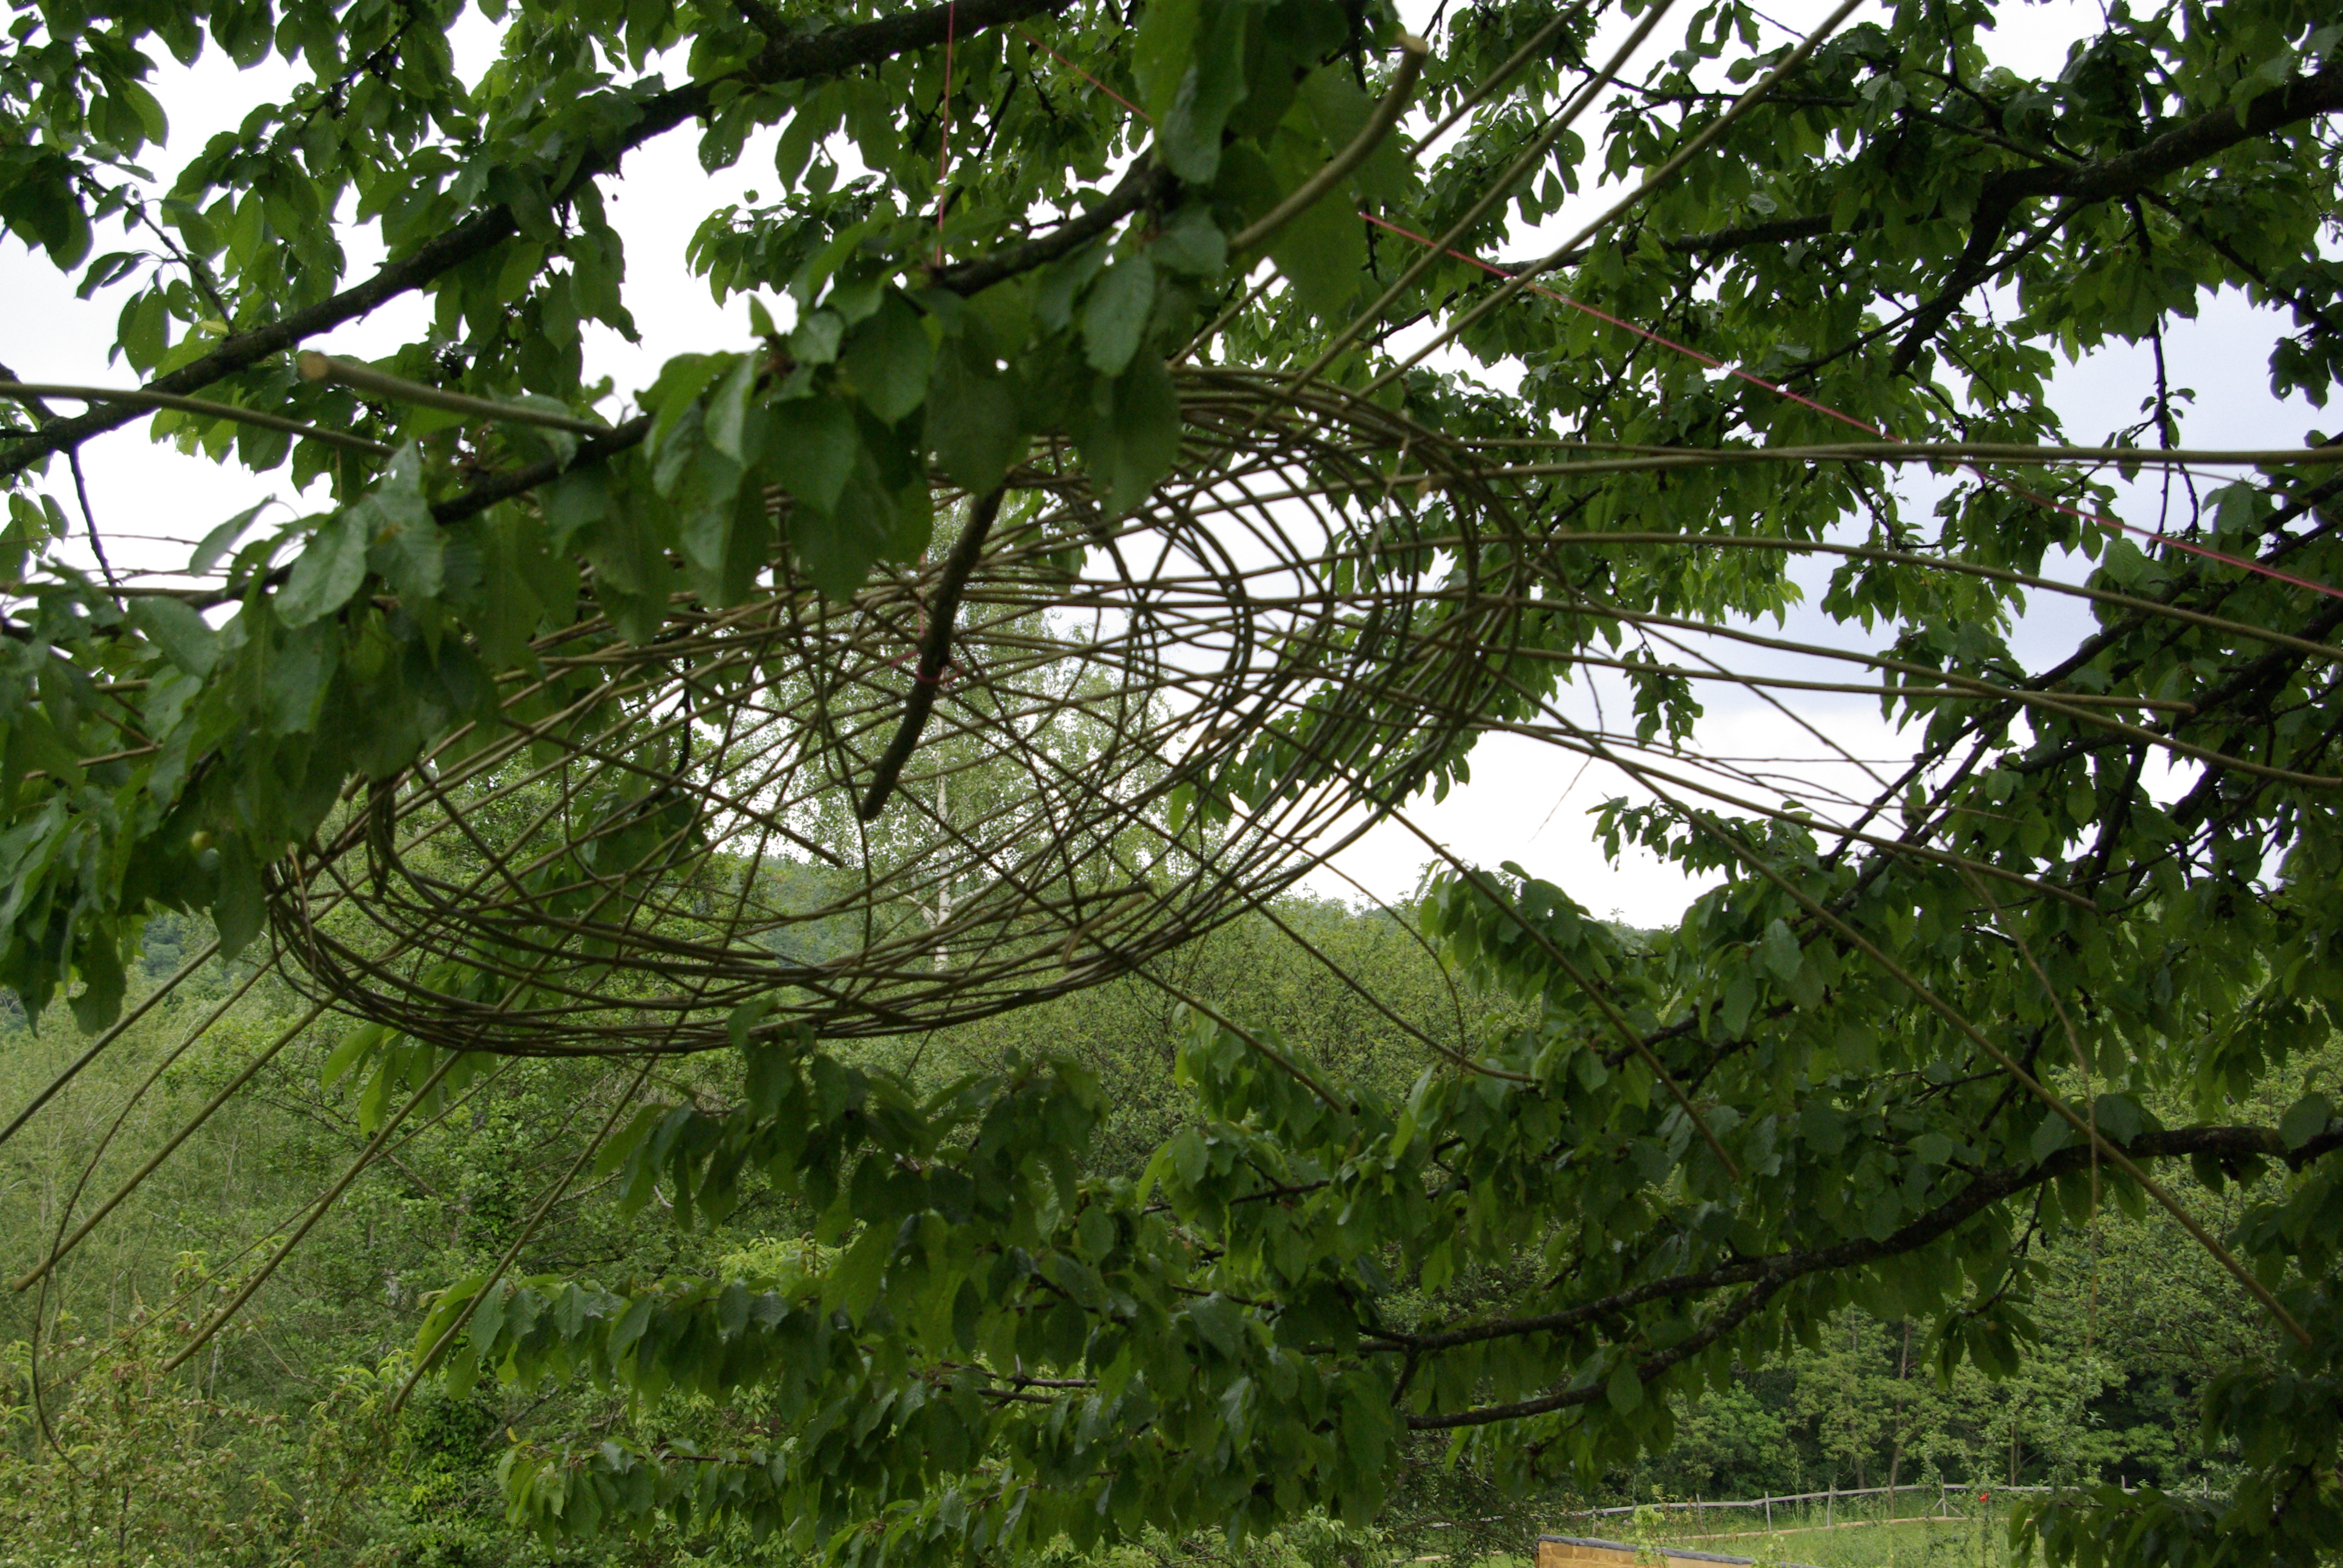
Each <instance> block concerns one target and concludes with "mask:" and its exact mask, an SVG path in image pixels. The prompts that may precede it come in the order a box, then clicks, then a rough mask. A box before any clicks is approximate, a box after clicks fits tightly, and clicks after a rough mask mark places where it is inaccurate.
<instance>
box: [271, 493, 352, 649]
mask: <svg viewBox="0 0 2343 1568" xmlns="http://www.w3.org/2000/svg"><path fill="white" fill-rule="evenodd" d="M366 524H367V518H366V517H365V516H364V515H363V514H362V513H361V511H360V509H359V508H356V507H352V508H347V509H345V510H343V511H339V512H337V513H335V514H334V516H333V517H332V518H329V519H327V523H326V526H325V527H324V528H319V529H318V530H317V532H316V533H315V534H312V535H311V536H310V537H309V543H308V546H307V548H305V549H303V550H302V552H301V555H300V558H298V559H297V560H296V561H295V562H294V563H293V571H292V574H291V576H289V577H288V578H286V581H285V586H284V587H283V588H280V589H278V590H277V599H276V610H277V619H279V620H281V621H283V622H284V623H285V624H286V625H287V626H288V627H303V626H307V625H308V624H309V623H310V622H311V621H314V620H317V618H320V617H322V616H328V615H331V614H333V613H334V611H336V610H337V609H339V608H342V606H344V605H345V604H347V603H348V602H349V598H350V596H351V595H352V594H354V593H356V592H357V591H358V584H360V583H361V582H364V581H365V580H366V569H367V528H366Z"/></svg>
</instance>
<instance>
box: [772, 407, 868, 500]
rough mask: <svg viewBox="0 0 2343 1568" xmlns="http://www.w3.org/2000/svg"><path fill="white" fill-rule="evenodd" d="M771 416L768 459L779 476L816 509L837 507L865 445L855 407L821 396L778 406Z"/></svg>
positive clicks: (774, 474) (784, 483) (790, 488)
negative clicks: (857, 428)
mask: <svg viewBox="0 0 2343 1568" xmlns="http://www.w3.org/2000/svg"><path fill="white" fill-rule="evenodd" d="M765 417H766V421H767V429H766V437H765V463H766V466H767V467H769V468H770V469H771V470H772V475H773V477H774V478H775V479H776V480H777V481H779V484H780V487H782V488H783V489H785V490H787V491H789V494H790V495H792V496H794V497H796V498H798V499H799V501H801V502H803V503H804V504H805V505H807V506H809V507H811V508H813V509H814V510H815V511H817V512H831V511H835V510H836V509H837V508H838V498H839V496H840V493H841V492H842V491H844V489H845V488H846V480H847V477H848V476H849V475H850V474H852V473H853V472H854V463H855V459H856V457H858V456H859V455H860V452H861V449H862V444H861V442H860V439H859V438H858V437H856V435H855V431H854V412H853V410H852V409H850V408H849V407H847V406H846V405H845V404H843V403H841V402H840V401H839V400H838V399H837V398H835V397H823V396H821V395H820V394H816V395H815V396H813V397H794V398H791V399H789V401H787V402H782V403H775V404H772V405H771V406H770V407H769V408H768V410H767V412H766V416H765Z"/></svg>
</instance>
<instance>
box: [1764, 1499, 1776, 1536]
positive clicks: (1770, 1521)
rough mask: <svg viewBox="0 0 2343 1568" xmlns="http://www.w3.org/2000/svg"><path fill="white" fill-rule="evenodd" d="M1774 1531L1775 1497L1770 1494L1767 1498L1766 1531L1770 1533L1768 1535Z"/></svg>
mask: <svg viewBox="0 0 2343 1568" xmlns="http://www.w3.org/2000/svg"><path fill="white" fill-rule="evenodd" d="M1765 1533H1766V1534H1768V1535H1771V1534H1772V1533H1774V1499H1773V1498H1772V1497H1771V1496H1768V1497H1767V1498H1766V1499H1765Z"/></svg>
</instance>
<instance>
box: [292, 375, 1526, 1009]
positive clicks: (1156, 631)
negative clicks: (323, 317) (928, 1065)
mask: <svg viewBox="0 0 2343 1568" xmlns="http://www.w3.org/2000/svg"><path fill="white" fill-rule="evenodd" d="M1180 392H1181V397H1182V415H1183V439H1182V452H1181V457H1180V459H1179V462H1178V464H1177V466H1176V467H1175V469H1174V471H1173V473H1172V477H1170V478H1169V479H1168V480H1166V481H1165V482H1164V483H1163V484H1161V485H1160V486H1159V487H1157V488H1156V489H1155V491H1154V492H1153V493H1152V494H1151V496H1150V497H1149V498H1148V499H1147V501H1146V502H1145V504H1144V505H1142V506H1141V508H1139V509H1138V510H1137V511H1136V512H1135V513H1133V514H1132V515H1131V516H1128V517H1124V518H1119V519H1114V520H1111V521H1110V520H1108V519H1106V518H1103V517H1102V516H1101V513H1100V511H1099V508H1098V507H1097V505H1096V503H1095V501H1094V498H1093V495H1092V491H1091V487H1090V485H1089V482H1088V481H1087V479H1086V478H1085V477H1083V476H1082V475H1081V472H1080V471H1079V470H1078V469H1077V468H1076V467H1075V466H1074V465H1073V463H1072V461H1071V454H1069V453H1067V452H1065V451H1064V450H1063V449H1062V448H1061V447H1057V446H1055V445H1054V444H1044V445H1043V446H1041V447H1037V448H1036V450H1035V452H1034V453H1033V454H1032V456H1031V459H1030V460H1029V461H1028V463H1027V464H1026V465H1025V466H1023V467H1021V468H1020V469H1018V470H1017V471H1016V472H1015V473H1013V474H1012V475H1011V477H1010V480H1009V483H1008V486H1007V487H1006V488H1005V490H1004V498H1003V500H1002V501H1001V506H1000V509H999V514H998V518H997V521H996V522H995V523H994V526H993V527H992V528H991V529H990V534H989V536H988V537H987V538H986V542H985V548H984V550H983V553H982V555H981V556H980V558H977V559H976V560H975V564H974V566H973V568H972V569H971V570H970V571H969V573H968V576H967V578H966V579H965V585H964V588H963V591H962V597H961V598H960V608H959V610H958V615H957V624H956V626H955V628H954V630H953V635H952V638H951V640H950V665H949V666H948V667H947V668H946V669H945V670H944V672H943V674H942V676H941V678H940V681H938V682H935V683H933V684H934V686H935V690H934V693H933V696H934V703H933V709H932V713H931V714H930V717H929V718H928V719H927V720H926V722H925V725H924V728H923V729H922V730H921V732H920V738H919V742H918V745H917V748H916V749H915V750H914V751H913V752H912V754H911V756H910V760H909V763H908V765H907V766H905V767H904V769H902V772H901V777H900V784H899V785H898V786H897V787H896V788H895V789H893V790H892V793H891V795H890V798H889V799H888V800H887V802H886V803H885V805H884V808H883V809H881V810H880V811H879V813H878V814H877V816H876V818H875V819H873V820H870V821H864V820H861V819H860V814H859V813H858V811H857V809H856V808H857V804H858V802H859V801H860V800H861V799H863V798H864V796H865V792H866V791H867V790H868V789H869V786H870V777H871V774H872V771H873V768H874V766H875V762H876V759H877V758H878V757H879V756H880V754H881V753H882V752H883V751H884V750H885V749H887V747H888V744H889V742H890V739H892V738H893V737H894V735H895V733H896V731H897V729H898V727H899V725H900V722H901V716H902V714H903V712H904V709H905V707H906V703H907V700H908V699H909V698H910V694H911V691H912V689H913V687H914V685H915V682H916V681H917V678H918V670H917V667H916V661H917V657H918V651H917V650H918V648H919V645H920V640H921V638H922V637H923V636H924V634H925V632H926V629H927V628H926V618H925V617H926V611H927V608H928V607H929V606H930V604H931V603H933V602H935V598H936V595H937V592H938V589H939V587H940V583H939V575H940V572H942V571H943V570H944V568H942V567H940V566H939V565H936V564H933V563H930V564H927V565H923V566H921V567H919V568H898V569H895V570H893V571H891V572H889V571H887V570H885V569H883V568H882V572H881V574H880V576H879V577H877V578H874V579H873V580H872V581H871V582H870V584H868V585H867V586H866V587H865V588H863V589H862V590H861V591H860V592H859V593H858V594H856V595H855V596H854V597H853V598H851V600H850V601H845V602H840V601H835V600H829V599H825V598H823V597H822V596H820V594H818V593H816V592H815V591H814V590H813V589H812V588H810V587H809V586H808V585H806V584H805V583H804V582H802V581H801V580H800V579H799V578H798V577H797V576H796V575H795V574H794V572H793V570H792V568H790V567H789V565H788V563H787V562H786V561H784V562H780V563H777V564H776V565H775V567H774V568H772V569H771V571H770V572H769V574H768V578H767V586H766V587H765V588H762V589H761V590H760V591H759V594H758V596H757V597H755V598H753V599H752V600H751V601H750V602H748V603H745V604H741V605H737V606H734V607H732V608H727V609H720V610H719V609H711V608H705V607H700V606H679V608H677V609H676V610H675V611H674V612H673V613H672V614H671V615H670V616H669V618H668V620H667V622H666V624H665V625H664V626H663V627H661V628H660V629H659V634H658V635H657V636H656V637H655V638H650V639H649V640H648V641H646V642H644V643H641V644H629V643H626V642H623V641H620V640H618V638H615V637H614V636H613V635H611V634H610V633H609V631H608V628H607V627H604V626H600V625H598V624H595V623H590V622H589V623H581V624H580V625H579V626H578V627H577V628H568V629H565V631H563V632H562V633H560V634H558V635H556V636H553V637H550V638H546V639H545V640H544V642H543V643H542V644H541V645H540V646H539V648H538V658H539V660H540V663H541V670H540V672H538V673H537V674H535V675H534V676H533V677H532V678H531V679H530V680H529V681H528V683H527V684H526V685H525V686H524V687H522V688H520V689H515V690H512V691H510V692H509V693H508V695H507V696H506V698H505V699H504V701H503V705H502V708H501V710H500V715H499V718H500V723H499V724H498V725H494V726H479V727H476V728H475V729H472V730H470V731H468V732H466V733H464V734H462V735H460V736H458V737H457V738H456V739H455V740H454V741H452V742H450V743H449V744H447V745H445V746H443V747H441V748H440V749H439V750H438V751H437V754H435V755H434V756H432V757H430V758H427V759H425V760H424V761H423V762H422V763H420V764H418V765H417V767H415V768H413V769H409V770H407V772H406V773H404V774H402V775H400V776H399V777H397V778H396V779H389V780H387V781H384V782H381V783H377V784H375V785H373V786H371V787H369V788H367V789H363V790H354V791H353V792H352V793H351V794H350V796H349V797H348V798H347V799H346V800H345V802H344V806H343V808H342V809H341V810H340V811H338V812H337V815H336V816H335V817H334V818H333V819H330V820H329V823H328V826H327V829H325V830H323V831H321V832H320V834H319V835H318V837H317V843H316V844H315V845H314V847H313V848H312V849H311V850H309V851H307V852H305V853H302V854H299V855H297V856H295V857H292V858H290V859H287V861H285V862H282V863H280V864H279V865H278V866H277V867H276V868H274V869H272V871H271V873H270V879H269V891H268V897H269V910H270V919H271V923H272V926H273V929H274V930H275V933H276V936H277V941H278V943H279V945H280V948H281V949H282V950H283V952H284V955H285V956H286V957H287V959H289V960H292V961H291V962H290V963H288V964H287V971H288V973H289V974H290V975H291V976H292V978H293V979H294V980H295V983H296V984H297V985H299V986H301V987H302V988H303V989H305V990H309V991H310V992H311V993H312V994H313V995H315V996H317V997H318V998H321V999H324V1000H329V1001H331V1002H332V1003H333V1004H334V1005H336V1006H337V1007H338V1008H339V1009H341V1010H345V1011H347V1012H350V1013H354V1014H356V1015H358V1016H360V1017H363V1018H366V1019H368V1020H374V1021H376V1022H378V1023H381V1024H384V1025H386V1026H388V1027H389V1028H392V1029H395V1030H398V1031H400V1032H402V1033H404V1034H407V1035H408V1036H411V1037H413V1038H415V1039H417V1040H425V1041H428V1042H432V1043H435V1044H439V1045H443V1046H447V1047H451V1048H456V1049H462V1050H486V1051H493V1052H500V1053H508V1054H571V1053H584V1052H614V1053H617V1052H623V1053H628V1054H633V1053H639V1052H644V1051H689V1050H704V1049H709V1048H711V1047H715V1046H719V1045H722V1044H725V1043H727V1042H728V1041H729V1040H733V1039H734V1038H735V1037H736V1036H737V1035H739V1032H740V1031H741V1030H744V1029H748V1028H752V1027H753V1028H754V1029H755V1030H759V1031H768V1030H781V1029H786V1028H790V1027H793V1026H794V1025H796V1024H797V1023H799V1022H805V1023H810V1024H811V1025H812V1026H814V1027H815V1028H817V1029H818V1030H820V1031H821V1032H822V1033H824V1034H827V1035H831V1036H852V1035H868V1034H890V1033H900V1032H905V1031H910V1030H924V1029H929V1028H933V1027H936V1026H938V1025H942V1024H948V1023H951V1022H955V1021H960V1020H969V1019H972V1018H978V1017H982V1016H985V1015H987V1014H989V1013H992V1012H996V1011H1000V1010H1003V1009H1007V1008H1011V1007H1014V1006H1019V1005H1021V1004H1023V1003H1026V1002H1029V1001H1031V1000H1037V999H1040V998H1041V997H1046V996H1049V995H1051V994H1054V993H1057V992H1061V991H1065V990H1072V989H1076V988H1079V987H1081V986H1084V985H1089V984H1092V983H1095V982H1097V981H1099V980H1104V979H1107V978H1110V977H1112V976H1115V975H1119V974H1122V973H1124V972H1127V971H1128V970H1131V969H1133V968H1134V967H1137V966H1141V965H1144V964H1146V963H1147V962H1149V960H1151V959H1153V958H1155V957H1157V956H1159V955H1161V954H1162V953H1163V952H1165V951H1166V950H1169V949H1171V948H1172V947H1173V946H1175V945H1177V944H1179V943H1181V942H1182V941H1184V940H1188V939H1190V938H1192V937H1193V936H1195V935H1197V934H1198V933H1200V932H1202V931H1204V930H1209V929H1211V928H1212V926H1214V925H1216V924H1218V923H1220V922H1222V921H1225V920H1229V919H1231V918H1232V917H1233V916H1234V915H1236V914H1237V913H1239V912H1241V911H1242V910H1244V909H1246V908H1247V907H1249V906H1251V905H1252V904H1254V903H1256V902H1258V901H1260V900H1263V899H1266V898H1269V897H1272V896H1273V895H1275V894H1276V893H1278V892H1280V891H1281V890H1284V889H1285V888H1287V887H1288V886H1290V885H1291V884H1292V881H1293V880H1294V879H1296V878H1297V877H1299V876H1300V875H1302V873H1303V872H1304V871H1306V870H1307V869H1309V868H1310V867H1311V865H1312V864H1313V863H1314V860H1313V857H1314V856H1315V855H1317V854H1319V853H1322V852H1323V850H1324V849H1325V848H1326V846H1327V843H1328V842H1329V841H1330V839H1331V840H1332V841H1339V839H1341V838H1342V836H1344V835H1346V834H1348V833H1351V832H1355V831H1358V830H1360V829H1363V827H1364V826H1365V825H1367V824H1368V823H1369V822H1371V821H1372V820H1373V818H1374V816H1375V814H1376V813H1377V811H1378V810H1379V809H1380V808H1381V806H1382V804H1383V803H1388V802H1392V801H1394V800H1396V799H1399V798H1401V797H1403V796H1404V795H1405V794H1407V793H1409V792H1410V791H1411V790H1413V789H1414V788H1415V787H1416V786H1417V784H1418V783H1419V782H1420V781H1421V780H1422V779H1423V778H1424V777H1425V776H1426V775H1427V773H1428V771H1429V770H1430V769H1433V768H1434V767H1436V766H1437V765H1439V764H1440V763H1441V762H1442V761H1443V759H1448V758H1451V757H1453V755H1454V753H1455V751H1456V749H1457V748H1458V747H1459V746H1460V744H1462V743H1463V740H1464V739H1465V737H1466V736H1467V735H1468V733H1469V731H1470V729H1472V728H1473V707H1474V703H1475V702H1476V700H1481V699H1476V696H1475V694H1476V693H1484V692H1486V691H1487V690H1489V689H1490V683H1489V681H1488V679H1487V670H1486V668H1485V666H1486V665H1487V663H1488V661H1489V660H1490V659H1491V658H1492V657H1493V650H1501V649H1502V648H1503V647H1504V646H1505V644H1506V642H1507V640H1508V638H1509V637H1510V636H1512V635H1513V630H1514V628H1515V627H1516V624H1517V622H1518V621H1519V619H1520V617H1521V613H1522V610H1521V607H1522V606H1523V603H1524V602H1525V600H1526V598H1527V595H1528V590H1527V587H1526V585H1525V582H1524V581H1523V573H1522V571H1521V568H1519V567H1518V566H1517V565H1515V564H1513V563H1514V562H1516V561H1517V559H1518V556H1519V552H1517V551H1514V550H1512V549H1509V548H1505V546H1504V545H1503V540H1504V538H1506V537H1507V535H1506V528H1505V525H1504V522H1503V518H1504V517H1505V508H1504V506H1503V500H1502V498H1501V497H1499V496H1498V495H1497V494H1495V493H1494V492H1493V491H1492V490H1490V489H1489V488H1488V487H1487V486H1486V485H1485V484H1484V482H1483V480H1482V479H1481V478H1479V477H1476V472H1477V471H1476V466H1475V464H1474V462H1473V458H1472V457H1471V456H1470V454H1468V453H1463V452H1461V451H1454V450H1452V449H1451V448H1449V447H1446V446H1445V445H1443V443H1442V442H1441V441H1440V439H1439V438H1438V437H1434V436H1433V435H1431V434H1429V433H1428V432H1426V431H1424V430H1423V429H1422V428H1420V427H1413V426H1412V425H1410V424H1408V423H1407V422H1406V421H1404V420H1403V419H1401V418H1399V417H1396V416H1393V415H1391V414H1389V413H1386V412H1385V411H1383V410H1382V409H1380V408H1377V407H1373V406H1371V405H1367V404H1364V403H1362V402H1359V401H1357V400H1355V399H1351V398H1347V397H1344V396H1343V395H1342V394H1341V393H1340V392H1339V391H1337V390H1333V389H1312V391H1310V392H1309V393H1308V394H1307V395H1305V396H1304V397H1302V398H1301V399H1299V400H1293V399H1289V398H1286V397H1282V394H1281V392H1280V389H1279V388H1278V387H1277V386H1276V384H1275V382H1274V381H1273V380H1272V379H1270V378H1268V377H1256V376H1252V375H1247V374H1244V373H1237V372H1229V371H1223V370H1189V371H1186V372H1184V373H1183V374H1182V377H1181V380H1180ZM1401 476H1404V477H1405V482H1404V483H1394V479H1395V477H1401ZM941 499H942V505H941V506H940V515H943V516H947V517H949V516H951V515H954V514H957V515H960V516H961V517H963V518H964V517H966V515H967V514H968V507H967V505H966V498H958V497H953V496H950V495H946V496H944V497H942V498H941ZM743 1009H747V1010H748V1011H747V1012H746V1013H743V1012H742V1011H741V1010H743Z"/></svg>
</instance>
